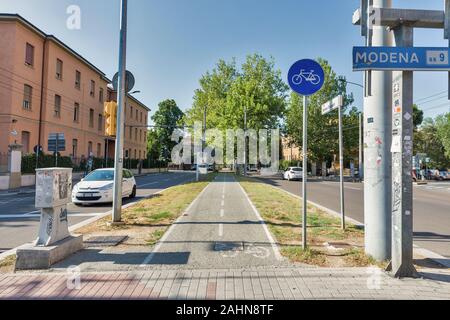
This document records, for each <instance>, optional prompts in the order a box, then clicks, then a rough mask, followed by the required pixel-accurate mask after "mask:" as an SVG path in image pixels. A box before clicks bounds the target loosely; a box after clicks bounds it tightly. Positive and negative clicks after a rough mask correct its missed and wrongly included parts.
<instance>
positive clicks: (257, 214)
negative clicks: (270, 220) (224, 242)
mask: <svg viewBox="0 0 450 320" xmlns="http://www.w3.org/2000/svg"><path fill="white" fill-rule="evenodd" d="M236 183H237V184H238V185H239V187H240V188H241V191H242V192H243V193H244V196H245V198H246V199H247V201H248V203H249V204H250V207H251V208H252V210H253V212H254V213H255V215H256V217H257V218H258V220H259V222H261V225H262V227H263V229H264V232H265V233H266V236H267V239H269V242H270V245H271V246H272V250H273V253H274V255H275V258H276V259H277V260H278V261H283V257H282V256H281V254H280V251H279V249H278V246H277V243H276V242H275V240H274V238H273V237H272V234H271V233H270V231H269V228H267V224H266V222H265V221H264V219H263V218H262V217H261V214H260V213H259V211H258V209H256V207H255V205H254V204H253V202H252V201H251V200H250V198H249V196H248V194H247V192H245V190H244V188H243V187H242V185H241V184H240V183H239V182H237V181H236Z"/></svg>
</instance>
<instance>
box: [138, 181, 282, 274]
mask: <svg viewBox="0 0 450 320" xmlns="http://www.w3.org/2000/svg"><path fill="white" fill-rule="evenodd" d="M282 264H285V263H283V260H282V258H281V256H280V254H279V252H278V248H277V246H276V244H275V243H274V241H273V238H272V237H271V235H270V233H269V232H268V229H267V227H266V225H265V224H264V223H263V222H262V219H261V217H260V216H258V213H257V211H256V209H255V208H254V207H253V205H252V204H251V202H250V200H249V199H248V197H247V195H246V194H245V192H244V190H243V189H242V188H241V186H240V184H239V183H238V182H237V181H236V179H235V178H234V176H231V175H226V174H221V175H218V176H217V178H216V180H215V181H213V182H212V183H211V184H209V185H208V187H207V188H206V189H205V190H204V191H203V192H202V193H201V194H200V196H199V197H198V198H197V199H196V200H195V201H194V202H193V203H192V204H191V206H190V207H189V208H188V209H187V211H186V213H185V214H184V215H183V216H182V217H181V218H180V219H179V220H178V221H177V222H175V223H174V225H173V226H172V228H170V229H169V231H168V232H167V233H166V235H165V236H164V237H163V238H162V239H161V241H160V242H159V243H158V245H157V246H156V247H155V249H154V250H153V252H152V253H151V255H150V256H148V257H147V259H146V260H145V261H144V263H143V265H152V267H154V266H158V265H160V266H165V267H167V266H168V265H169V266H170V265H172V266H177V267H180V268H183V267H186V268H189V269H191V268H194V269H201V268H219V269H223V268H242V267H258V266H277V265H282Z"/></svg>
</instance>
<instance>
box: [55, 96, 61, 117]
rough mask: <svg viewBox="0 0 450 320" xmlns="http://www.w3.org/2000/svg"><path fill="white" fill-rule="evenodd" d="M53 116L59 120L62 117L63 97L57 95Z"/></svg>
mask: <svg viewBox="0 0 450 320" xmlns="http://www.w3.org/2000/svg"><path fill="white" fill-rule="evenodd" d="M53 115H54V116H55V117H57V118H60V117H61V96H58V95H55V110H54V113H53Z"/></svg>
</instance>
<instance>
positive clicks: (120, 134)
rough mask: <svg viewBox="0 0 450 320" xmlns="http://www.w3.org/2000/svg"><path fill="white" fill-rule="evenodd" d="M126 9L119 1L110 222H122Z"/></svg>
mask: <svg viewBox="0 0 450 320" xmlns="http://www.w3.org/2000/svg"><path fill="white" fill-rule="evenodd" d="M127 9H128V0H121V21H120V43H119V79H118V82H117V83H118V88H117V102H118V107H117V135H116V136H117V139H116V150H115V164H114V189H113V190H114V192H113V211H112V222H113V223H121V221H122V217H121V216H122V178H123V140H124V107H125V91H126V88H125V85H126V81H125V77H126V54H127Z"/></svg>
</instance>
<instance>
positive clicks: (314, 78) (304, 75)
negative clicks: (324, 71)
mask: <svg viewBox="0 0 450 320" xmlns="http://www.w3.org/2000/svg"><path fill="white" fill-rule="evenodd" d="M303 80H305V81H306V82H309V83H311V84H313V85H315V86H317V85H318V84H319V83H320V81H321V80H322V79H321V78H320V76H319V75H318V74H315V73H314V70H311V72H306V71H305V70H304V69H302V70H300V73H299V74H296V75H295V76H293V77H292V82H293V83H294V84H295V85H299V84H301V83H302V82H303Z"/></svg>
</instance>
